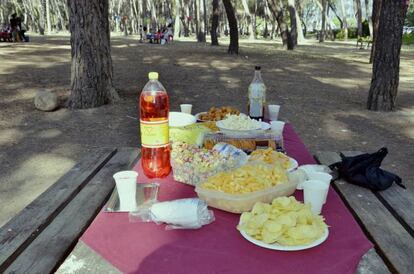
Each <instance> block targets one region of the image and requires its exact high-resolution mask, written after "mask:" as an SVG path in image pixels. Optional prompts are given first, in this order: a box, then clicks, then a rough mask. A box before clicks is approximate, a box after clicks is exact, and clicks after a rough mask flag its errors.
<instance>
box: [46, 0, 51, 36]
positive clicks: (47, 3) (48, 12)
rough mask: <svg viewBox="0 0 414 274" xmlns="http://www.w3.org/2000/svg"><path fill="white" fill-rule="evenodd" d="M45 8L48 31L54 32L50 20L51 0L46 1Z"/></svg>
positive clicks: (49, 32)
mask: <svg viewBox="0 0 414 274" xmlns="http://www.w3.org/2000/svg"><path fill="white" fill-rule="evenodd" d="M45 8H46V26H47V33H48V34H51V33H52V22H51V21H50V0H46V1H45Z"/></svg>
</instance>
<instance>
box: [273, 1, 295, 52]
mask: <svg viewBox="0 0 414 274" xmlns="http://www.w3.org/2000/svg"><path fill="white" fill-rule="evenodd" d="M267 4H268V7H269V9H270V11H271V13H272V14H273V17H274V18H275V19H276V21H277V24H278V28H279V30H280V36H281V37H282V42H283V45H287V47H288V49H293V47H292V40H291V35H290V34H289V30H288V27H287V24H286V23H285V18H284V16H283V8H282V5H281V4H282V3H281V1H280V0H267ZM272 32H273V31H272Z"/></svg>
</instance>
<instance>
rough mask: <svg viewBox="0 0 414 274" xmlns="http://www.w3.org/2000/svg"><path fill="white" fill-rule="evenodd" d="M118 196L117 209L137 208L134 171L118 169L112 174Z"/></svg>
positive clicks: (128, 209) (131, 209)
mask: <svg viewBox="0 0 414 274" xmlns="http://www.w3.org/2000/svg"><path fill="white" fill-rule="evenodd" d="M113 177H114V180H115V184H116V190H117V191H118V196H119V203H120V205H119V210H120V211H126V212H131V211H135V210H136V209H137V199H136V192H137V177H138V173H137V172H135V171H120V172H117V173H115V174H114V175H113Z"/></svg>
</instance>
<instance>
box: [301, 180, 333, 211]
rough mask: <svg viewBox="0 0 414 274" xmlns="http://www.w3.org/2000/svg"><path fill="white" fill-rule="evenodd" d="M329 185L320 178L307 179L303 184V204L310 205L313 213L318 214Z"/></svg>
mask: <svg viewBox="0 0 414 274" xmlns="http://www.w3.org/2000/svg"><path fill="white" fill-rule="evenodd" d="M328 190H329V185H327V184H326V183H325V182H322V181H320V180H309V181H306V182H305V183H304V184H303V196H304V200H305V204H308V203H309V204H310V205H311V211H312V213H314V214H320V213H321V211H322V206H323V204H324V199H325V197H326V196H327V195H328Z"/></svg>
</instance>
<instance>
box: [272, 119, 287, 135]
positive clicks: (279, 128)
mask: <svg viewBox="0 0 414 274" xmlns="http://www.w3.org/2000/svg"><path fill="white" fill-rule="evenodd" d="M284 127H285V122H282V121H270V128H271V129H272V131H275V132H278V133H280V134H282V132H283V128H284Z"/></svg>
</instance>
